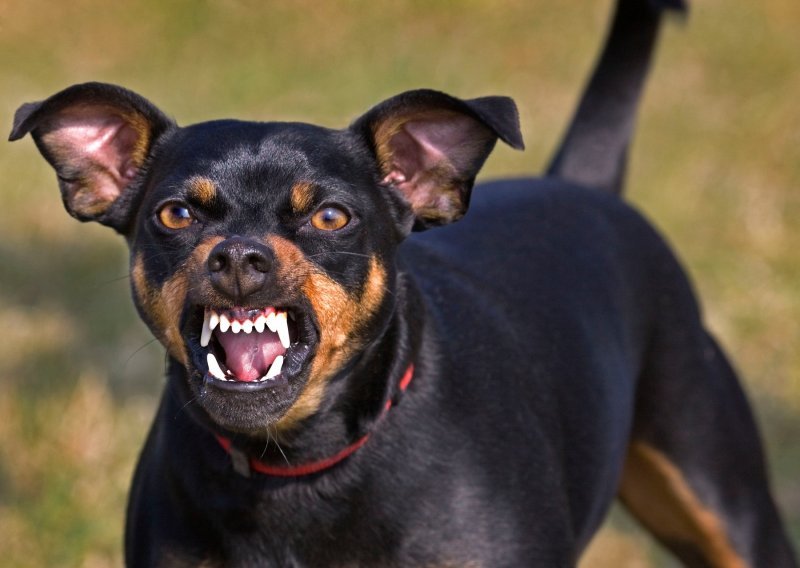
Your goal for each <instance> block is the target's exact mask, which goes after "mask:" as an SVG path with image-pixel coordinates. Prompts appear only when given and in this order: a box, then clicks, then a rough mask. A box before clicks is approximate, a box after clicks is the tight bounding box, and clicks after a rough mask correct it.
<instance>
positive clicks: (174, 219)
mask: <svg viewBox="0 0 800 568" xmlns="http://www.w3.org/2000/svg"><path fill="white" fill-rule="evenodd" d="M158 220H159V221H160V222H161V224H162V225H164V226H165V227H166V228H167V229H175V230H177V229H185V228H186V227H188V226H189V225H191V224H192V223H194V222H195V218H194V216H193V215H192V212H191V211H189V208H188V207H186V206H185V205H182V204H181V203H167V204H166V205H164V206H163V207H161V209H159V211H158Z"/></svg>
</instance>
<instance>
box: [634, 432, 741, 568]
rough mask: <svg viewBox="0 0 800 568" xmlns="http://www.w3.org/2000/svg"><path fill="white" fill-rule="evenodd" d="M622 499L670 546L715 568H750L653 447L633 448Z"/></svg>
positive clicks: (720, 525) (714, 518)
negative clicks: (687, 550)
mask: <svg viewBox="0 0 800 568" xmlns="http://www.w3.org/2000/svg"><path fill="white" fill-rule="evenodd" d="M619 496H620V499H621V500H622V502H623V503H624V504H625V506H626V507H627V508H628V509H629V510H630V511H631V513H633V514H634V516H636V518H637V519H639V520H640V521H641V522H642V524H644V525H645V526H646V527H647V528H648V529H649V530H651V531H652V532H653V534H655V535H656V536H657V537H658V538H659V539H661V540H663V541H664V543H665V544H669V543H675V544H676V545H677V544H682V545H690V546H692V547H693V548H695V549H696V550H697V551H698V552H699V553H701V554H702V555H703V557H704V558H705V560H706V561H707V562H708V563H709V564H710V565H711V566H717V567H720V568H745V567H746V566H747V563H746V562H745V561H744V560H743V559H742V557H741V556H740V555H739V553H737V552H736V550H735V549H734V548H733V545H732V544H731V542H730V540H729V538H728V535H727V534H726V532H725V526H724V523H723V522H722V519H720V518H719V517H718V516H717V515H716V513H714V512H713V511H711V510H710V509H708V508H707V507H706V506H705V505H704V504H703V503H702V502H701V501H700V499H699V498H698V497H697V495H696V494H695V493H694V491H693V490H692V488H691V487H689V484H688V483H687V482H686V479H685V478H684V477H683V475H682V474H681V472H680V470H679V469H678V468H677V467H676V466H675V465H674V464H673V463H672V462H671V461H670V460H669V458H667V456H665V455H664V454H663V453H661V452H659V451H658V450H656V449H654V448H652V447H650V446H649V445H647V444H644V443H642V442H633V443H631V446H630V448H629V449H628V455H627V458H626V461H625V468H624V470H623V474H622V481H621V484H620V489H619Z"/></svg>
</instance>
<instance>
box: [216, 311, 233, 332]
mask: <svg viewBox="0 0 800 568" xmlns="http://www.w3.org/2000/svg"><path fill="white" fill-rule="evenodd" d="M230 327H231V320H229V319H228V316H226V315H225V314H222V315H221V316H219V330H220V331H221V332H222V333H225V332H226V331H228V329H230Z"/></svg>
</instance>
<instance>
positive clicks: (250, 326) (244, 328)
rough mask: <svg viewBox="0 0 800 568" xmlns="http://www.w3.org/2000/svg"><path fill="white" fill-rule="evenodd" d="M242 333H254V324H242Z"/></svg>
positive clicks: (248, 321) (250, 322) (247, 322)
mask: <svg viewBox="0 0 800 568" xmlns="http://www.w3.org/2000/svg"><path fill="white" fill-rule="evenodd" d="M242 331H243V332H245V333H250V332H251V331H253V322H252V321H250V320H247V321H245V322H244V323H243V324H242Z"/></svg>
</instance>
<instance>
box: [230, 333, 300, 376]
mask: <svg viewBox="0 0 800 568" xmlns="http://www.w3.org/2000/svg"><path fill="white" fill-rule="evenodd" d="M215 336H216V338H217V339H218V340H219V342H220V344H221V345H222V348H223V349H225V366H226V367H228V369H230V371H231V372H232V373H233V374H234V376H235V377H236V378H237V379H238V380H240V381H248V382H249V381H257V380H258V379H260V378H261V377H263V376H264V375H266V374H267V371H269V367H270V365H272V362H273V361H274V360H275V357H277V356H278V355H283V354H284V353H285V352H286V349H284V347H283V345H281V342H280V339H278V334H277V333H272V332H271V331H264V332H263V333H256V332H253V333H243V332H242V333H231V332H228V333H218V332H215Z"/></svg>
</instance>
